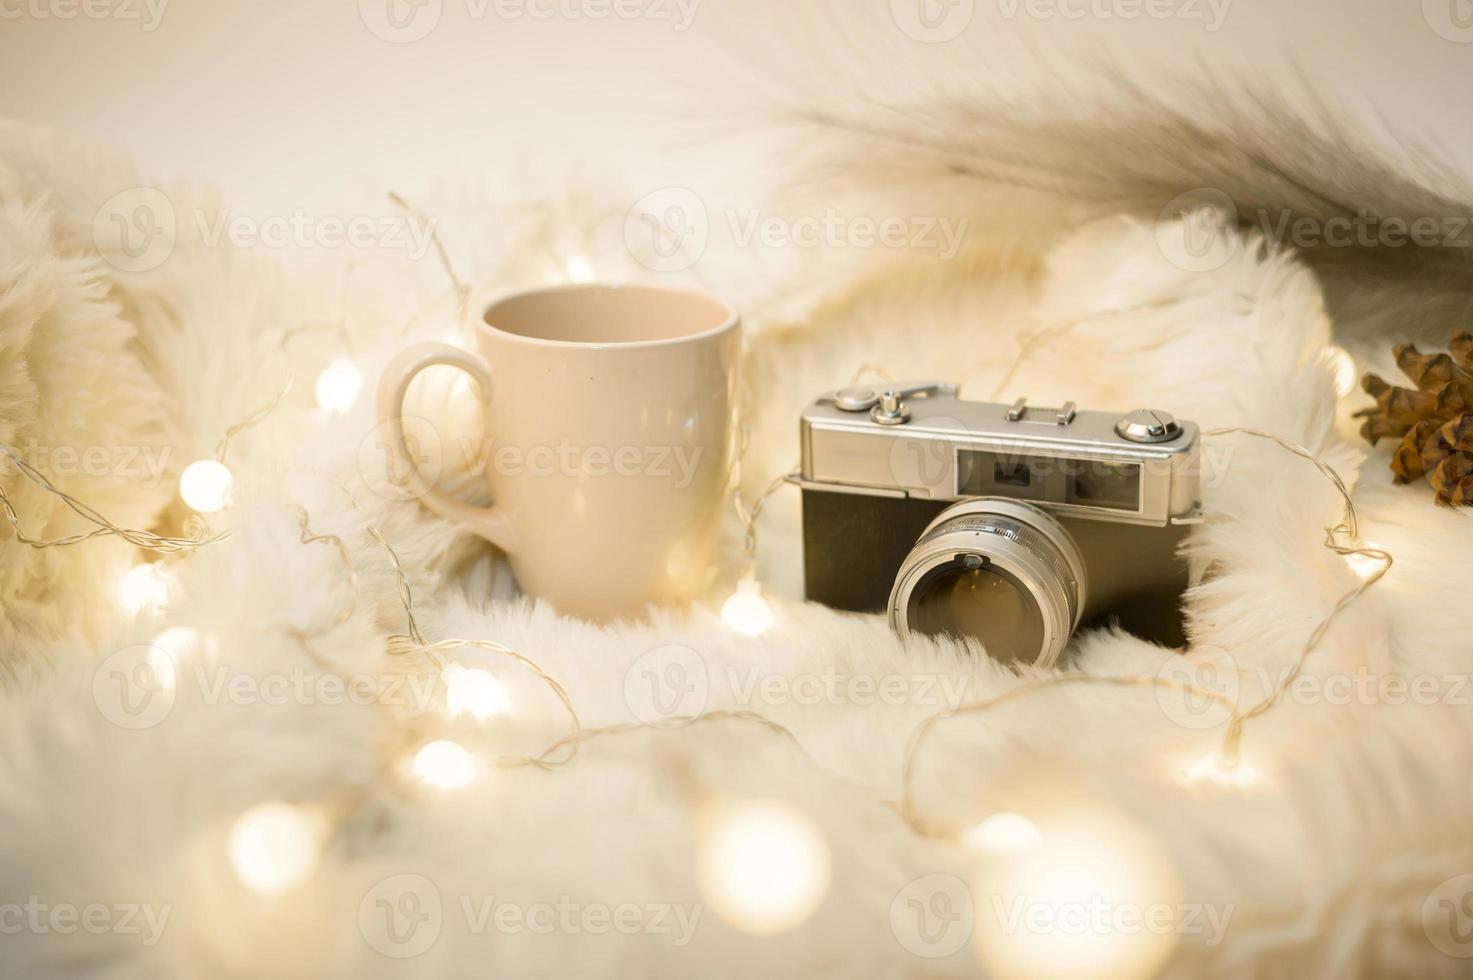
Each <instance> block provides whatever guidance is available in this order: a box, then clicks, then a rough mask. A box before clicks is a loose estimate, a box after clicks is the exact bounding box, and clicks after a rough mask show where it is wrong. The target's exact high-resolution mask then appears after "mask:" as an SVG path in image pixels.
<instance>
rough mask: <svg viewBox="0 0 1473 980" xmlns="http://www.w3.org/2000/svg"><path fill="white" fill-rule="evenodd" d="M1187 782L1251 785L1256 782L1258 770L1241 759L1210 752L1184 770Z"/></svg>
mask: <svg viewBox="0 0 1473 980" xmlns="http://www.w3.org/2000/svg"><path fill="white" fill-rule="evenodd" d="M1186 782H1188V783H1204V782H1205V783H1216V784H1217V785H1219V786H1251V785H1252V784H1254V783H1256V782H1258V770H1256V769H1254V768H1253V767H1252V766H1250V765H1248V764H1247V763H1245V762H1244V761H1243V760H1242V759H1234V758H1231V757H1229V756H1226V755H1224V754H1223V753H1221V752H1212V753H1209V754H1207V755H1204V756H1203V757H1202V758H1200V759H1198V760H1197V761H1196V762H1193V763H1192V764H1191V765H1190V766H1189V767H1188V768H1187V771H1186Z"/></svg>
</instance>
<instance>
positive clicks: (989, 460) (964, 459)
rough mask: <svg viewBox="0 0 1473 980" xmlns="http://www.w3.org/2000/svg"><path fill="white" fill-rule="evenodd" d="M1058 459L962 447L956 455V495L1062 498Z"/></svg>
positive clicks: (1035, 499) (1043, 500)
mask: <svg viewBox="0 0 1473 980" xmlns="http://www.w3.org/2000/svg"><path fill="white" fill-rule="evenodd" d="M1062 475H1063V471H1062V470H1061V469H1060V468H1059V460H1057V459H1053V458H1052V457H1049V456H1030V455H1028V454H1026V453H998V452H990V451H987V450H980V449H962V450H958V451H957V454H956V482H957V488H956V492H957V496H961V497H1009V498H1011V499H1013V500H1034V501H1039V502H1044V503H1047V502H1049V501H1056V502H1057V501H1060V500H1062V493H1061V491H1062V485H1061V484H1060V477H1062Z"/></svg>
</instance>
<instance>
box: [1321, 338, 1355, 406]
mask: <svg viewBox="0 0 1473 980" xmlns="http://www.w3.org/2000/svg"><path fill="white" fill-rule="evenodd" d="M1325 360H1326V361H1327V362H1328V363H1329V365H1330V368H1331V369H1332V370H1333V371H1334V372H1335V391H1336V392H1337V393H1338V394H1339V395H1340V397H1341V398H1344V397H1345V396H1346V395H1349V394H1350V393H1351V392H1353V391H1355V383H1356V381H1357V380H1358V379H1359V376H1360V372H1359V369H1357V368H1356V366H1355V359H1354V358H1353V357H1351V356H1350V352H1349V351H1347V350H1346V349H1345V348H1343V347H1330V348H1328V349H1326V351H1325Z"/></svg>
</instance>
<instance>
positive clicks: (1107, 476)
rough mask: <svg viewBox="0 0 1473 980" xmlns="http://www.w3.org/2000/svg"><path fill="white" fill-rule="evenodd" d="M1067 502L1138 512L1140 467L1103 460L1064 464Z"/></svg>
mask: <svg viewBox="0 0 1473 980" xmlns="http://www.w3.org/2000/svg"><path fill="white" fill-rule="evenodd" d="M1065 465H1066V470H1067V474H1068V475H1067V479H1066V480H1065V482H1064V503H1066V504H1079V505H1080V506H1084V507H1104V508H1107V509H1109V510H1129V511H1134V510H1139V509H1140V503H1141V466H1140V464H1139V463H1120V462H1114V461H1111V460H1103V459H1071V460H1066V461H1065Z"/></svg>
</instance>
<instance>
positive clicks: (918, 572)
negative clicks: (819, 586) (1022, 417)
mask: <svg viewBox="0 0 1473 980" xmlns="http://www.w3.org/2000/svg"><path fill="white" fill-rule="evenodd" d="M1084 596H1085V581H1084V564H1083V562H1082V560H1081V559H1080V555H1079V550H1078V548H1077V547H1076V546H1075V544H1074V540H1073V539H1072V538H1071V537H1070V536H1069V532H1068V531H1066V530H1065V529H1064V527H1063V526H1062V525H1061V524H1059V522H1058V521H1056V520H1054V519H1053V518H1052V517H1050V516H1049V515H1048V514H1046V513H1044V512H1043V511H1042V510H1040V509H1039V508H1037V507H1034V506H1032V505H1031V504H1025V503H1021V502H1019V501H1013V500H1003V499H1000V498H988V497H983V498H976V499H972V500H967V501H963V502H962V503H959V504H956V505H954V506H952V507H949V508H947V509H946V510H945V511H943V512H942V513H941V515H940V516H939V517H937V518H936V520H934V521H932V522H931V525H930V526H929V527H928V528H927V529H926V530H925V532H924V533H923V534H922V535H921V537H920V539H919V540H918V541H917V542H916V544H915V547H913V548H912V549H911V551H910V554H909V555H907V556H906V559H905V561H904V562H903V563H902V564H901V566H900V572H899V574H898V575H897V576H896V578H895V587H894V589H893V590H892V591H891V594H890V623H891V625H892V626H893V627H895V629H896V630H897V631H898V632H900V633H902V634H904V633H920V634H924V635H928V636H937V635H950V636H955V637H970V638H975V639H977V640H980V641H981V642H982V645H983V646H984V647H985V648H986V650H987V652H988V654H989V655H990V656H992V657H993V658H994V659H997V660H1000V661H1004V662H1018V663H1030V664H1037V665H1038V666H1045V667H1046V666H1050V665H1052V664H1053V663H1055V662H1056V661H1057V660H1058V658H1059V656H1060V654H1062V653H1063V650H1064V647H1065V645H1066V644H1067V643H1068V641H1069V636H1070V634H1072V633H1073V632H1074V627H1075V626H1077V625H1078V623H1079V616H1080V611H1081V609H1082V608H1083V604H1084Z"/></svg>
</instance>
